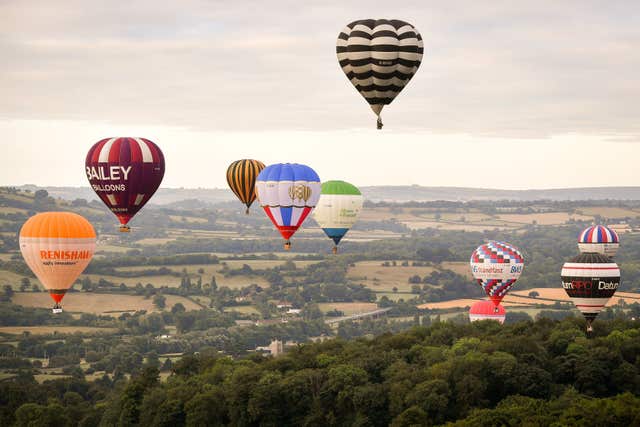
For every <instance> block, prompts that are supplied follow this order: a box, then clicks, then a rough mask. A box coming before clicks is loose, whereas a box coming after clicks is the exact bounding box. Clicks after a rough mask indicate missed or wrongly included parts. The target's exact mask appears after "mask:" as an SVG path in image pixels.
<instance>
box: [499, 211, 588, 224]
mask: <svg viewBox="0 0 640 427" xmlns="http://www.w3.org/2000/svg"><path fill="white" fill-rule="evenodd" d="M498 218H499V219H501V220H502V221H506V222H511V223H518V224H533V222H534V221H535V222H536V224H539V225H561V224H565V223H566V222H567V221H569V219H574V220H576V221H592V220H593V216H586V215H578V214H570V213H568V212H544V213H533V214H503V215H498Z"/></svg>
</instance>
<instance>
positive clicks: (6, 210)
mask: <svg viewBox="0 0 640 427" xmlns="http://www.w3.org/2000/svg"><path fill="white" fill-rule="evenodd" d="M27 212H28V211H27V210H26V209H21V208H14V207H10V206H0V214H16V213H21V214H26V213H27Z"/></svg>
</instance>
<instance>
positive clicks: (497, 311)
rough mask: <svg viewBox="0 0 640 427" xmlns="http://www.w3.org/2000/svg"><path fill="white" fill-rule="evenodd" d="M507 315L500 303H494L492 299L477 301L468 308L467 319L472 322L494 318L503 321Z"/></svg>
mask: <svg viewBox="0 0 640 427" xmlns="http://www.w3.org/2000/svg"><path fill="white" fill-rule="evenodd" d="M506 316H507V312H506V311H505V309H504V307H503V306H502V305H497V306H496V305H495V304H494V303H493V301H478V302H476V303H474V304H473V305H472V306H471V308H470V309H469V320H470V321H472V322H475V321H478V320H495V321H498V322H500V323H504V319H505V318H506Z"/></svg>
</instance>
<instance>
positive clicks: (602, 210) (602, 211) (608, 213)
mask: <svg viewBox="0 0 640 427" xmlns="http://www.w3.org/2000/svg"><path fill="white" fill-rule="evenodd" d="M577 210H578V211H580V212H582V213H583V214H584V215H591V216H593V215H600V216H602V217H605V218H626V217H630V218H637V217H638V216H640V212H638V211H636V210H633V209H625V208H616V207H606V206H598V207H585V208H579V209H577Z"/></svg>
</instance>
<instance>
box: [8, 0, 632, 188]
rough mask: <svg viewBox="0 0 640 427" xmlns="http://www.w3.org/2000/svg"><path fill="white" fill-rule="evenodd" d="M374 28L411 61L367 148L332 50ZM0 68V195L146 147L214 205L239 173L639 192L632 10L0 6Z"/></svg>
mask: <svg viewBox="0 0 640 427" xmlns="http://www.w3.org/2000/svg"><path fill="white" fill-rule="evenodd" d="M383 17H384V18H397V19H402V20H405V21H408V22H410V23H412V24H414V25H415V26H416V27H417V28H418V30H419V31H420V32H421V34H422V36H423V39H424V44H425V55H424V58H423V62H422V65H421V67H420V69H419V70H418V72H417V74H416V76H415V77H414V79H413V80H412V81H411V82H410V84H409V85H408V86H407V87H406V88H405V90H404V91H403V92H402V94H401V95H400V96H399V97H398V98H397V99H396V100H395V101H394V103H393V104H392V105H390V106H388V107H386V108H385V110H384V111H383V121H384V122H385V127H384V130H382V131H376V130H375V116H374V115H373V113H372V112H371V110H370V109H369V107H368V105H367V104H366V103H365V101H364V100H363V99H362V98H361V97H360V95H359V94H358V93H357V92H356V91H355V89H354V88H353V87H352V86H351V84H350V83H349V82H348V80H347V79H346V77H345V76H344V74H343V73H342V71H341V70H340V68H339V66H338V64H337V60H336V56H335V39H336V37H337V35H338V33H339V32H340V30H341V29H342V28H343V27H344V26H345V25H346V24H347V23H349V22H351V21H353V20H355V19H362V18H383ZM0 58H2V60H0V148H1V150H2V151H1V152H0V185H16V184H26V183H30V184H38V185H69V186H82V185H86V184H87V182H86V177H85V175H84V172H83V166H84V157H85V155H86V152H87V151H88V149H89V148H90V147H91V145H92V144H93V143H95V142H96V141H98V140H100V139H102V138H105V137H110V136H144V137H147V138H149V139H151V140H153V141H154V142H156V143H157V144H158V145H159V146H160V147H161V148H162V150H163V151H164V153H165V156H166V160H167V170H166V175H165V180H164V182H163V185H164V186H167V187H224V186H226V181H225V171H226V167H227V165H228V164H229V163H230V162H231V161H233V160H235V159H238V158H243V157H253V158H257V159H260V160H263V161H264V162H265V163H267V164H268V163H275V162H299V163H305V164H308V165H310V166H311V167H313V168H314V169H315V170H316V171H317V172H318V174H319V175H320V177H321V178H322V179H323V180H328V179H345V180H348V181H351V182H353V183H354V184H356V185H383V184H386V185H391V184H393V185H402V184H420V185H427V186H429V185H437V186H471V187H491V188H506V189H524V188H552V187H553V188H558V187H578V186H606V185H623V186H630V185H640V173H639V172H638V170H640V167H638V160H639V159H640V73H639V70H640V2H638V1H633V0H630V1H598V2H596V1H586V0H580V1H540V0H532V1H513V0H512V1H473V0H468V1H452V0H449V1H438V2H435V1H433V2H429V1H424V0H417V1H402V2H398V1H390V0H387V1H383V2H380V1H379V2H375V1H348V2H347V1H345V0H324V1H318V2H311V1H299V0H296V1H280V0H271V1H268V2H267V1H255V2H249V1H236V2H230V1H192V0H187V1H180V2H177V1H175V2H163V1H159V0H149V1H146V0H145V1H136V0H128V1H122V2H120V1H107V2H105V1H88V0H78V1H60V2H58V1H53V0H44V1H29V0H15V1H12V0H8V1H7V0H0Z"/></svg>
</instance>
